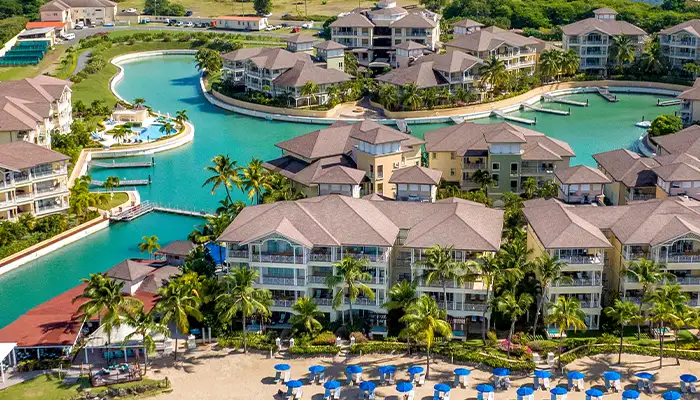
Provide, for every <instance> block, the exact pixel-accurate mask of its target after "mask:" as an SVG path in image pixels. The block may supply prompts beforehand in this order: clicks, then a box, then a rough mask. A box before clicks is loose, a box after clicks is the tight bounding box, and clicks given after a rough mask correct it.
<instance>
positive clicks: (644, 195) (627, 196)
mask: <svg viewBox="0 0 700 400" xmlns="http://www.w3.org/2000/svg"><path fill="white" fill-rule="evenodd" d="M655 198H656V194H654V193H635V194H633V195H630V194H629V193H625V199H627V201H636V200H652V199H655Z"/></svg>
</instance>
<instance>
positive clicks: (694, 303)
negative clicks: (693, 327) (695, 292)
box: [686, 299, 700, 307]
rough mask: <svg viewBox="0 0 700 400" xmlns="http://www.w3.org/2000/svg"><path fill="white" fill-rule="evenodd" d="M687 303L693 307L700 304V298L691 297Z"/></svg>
mask: <svg viewBox="0 0 700 400" xmlns="http://www.w3.org/2000/svg"><path fill="white" fill-rule="evenodd" d="M686 304H687V305H689V306H691V307H697V306H700V299H690V300H688V302H687V303H686Z"/></svg>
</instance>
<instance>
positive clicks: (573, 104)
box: [542, 94, 588, 107]
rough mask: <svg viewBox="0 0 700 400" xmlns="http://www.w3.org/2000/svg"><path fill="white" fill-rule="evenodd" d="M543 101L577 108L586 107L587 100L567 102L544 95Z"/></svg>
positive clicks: (566, 100) (567, 100)
mask: <svg viewBox="0 0 700 400" xmlns="http://www.w3.org/2000/svg"><path fill="white" fill-rule="evenodd" d="M542 98H543V99H544V101H551V102H552V103H561V104H568V105H570V106H578V107H588V99H586V101H585V102H584V101H576V100H569V99H563V98H561V97H556V96H552V95H551V94H545V95H544V96H542Z"/></svg>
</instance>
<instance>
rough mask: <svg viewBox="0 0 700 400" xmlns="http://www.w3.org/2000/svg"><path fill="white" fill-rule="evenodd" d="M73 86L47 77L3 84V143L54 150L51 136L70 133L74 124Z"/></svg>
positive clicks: (0, 89)
mask: <svg viewBox="0 0 700 400" xmlns="http://www.w3.org/2000/svg"><path fill="white" fill-rule="evenodd" d="M71 84H72V83H71V82H68V81H64V80H62V79H56V78H52V77H50V76H46V75H38V76H36V77H34V78H25V79H22V80H19V81H4V82H0V144H2V143H10V142H17V141H27V142H30V143H34V144H38V145H41V146H44V147H47V148H51V135H52V134H57V133H67V132H69V131H70V125H71V124H72V123H73V108H72V106H71V90H70V85H71Z"/></svg>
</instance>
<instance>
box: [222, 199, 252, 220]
mask: <svg viewBox="0 0 700 400" xmlns="http://www.w3.org/2000/svg"><path fill="white" fill-rule="evenodd" d="M245 206H246V204H245V203H244V202H243V201H241V200H236V201H234V202H231V201H230V200H229V198H228V197H226V198H225V199H223V200H219V207H217V208H216V213H217V214H228V215H230V216H231V217H232V218H236V216H237V215H238V214H240V213H241V211H243V209H244V208H245Z"/></svg>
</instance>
